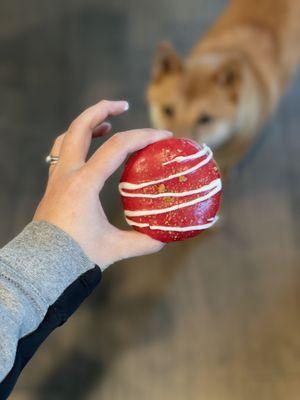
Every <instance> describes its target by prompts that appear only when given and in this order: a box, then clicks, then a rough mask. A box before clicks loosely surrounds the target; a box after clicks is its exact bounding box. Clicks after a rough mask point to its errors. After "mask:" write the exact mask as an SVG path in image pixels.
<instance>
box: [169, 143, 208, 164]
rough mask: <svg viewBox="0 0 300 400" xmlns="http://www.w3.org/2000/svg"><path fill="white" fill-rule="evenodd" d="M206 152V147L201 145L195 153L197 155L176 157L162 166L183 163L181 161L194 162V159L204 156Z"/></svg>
mask: <svg viewBox="0 0 300 400" xmlns="http://www.w3.org/2000/svg"><path fill="white" fill-rule="evenodd" d="M207 150H208V147H207V146H206V144H203V148H202V149H201V150H199V151H197V153H194V154H190V155H189V156H177V157H175V158H173V159H172V160H170V161H166V162H164V163H163V164H162V165H167V164H171V163H173V162H183V161H188V160H194V159H195V158H200V157H203V156H205V155H206V153H207Z"/></svg>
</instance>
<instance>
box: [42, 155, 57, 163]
mask: <svg viewBox="0 0 300 400" xmlns="http://www.w3.org/2000/svg"><path fill="white" fill-rule="evenodd" d="M45 161H46V163H47V164H50V165H55V164H57V163H58V161H59V156H53V155H52V154H49V155H48V156H47V157H46V158H45Z"/></svg>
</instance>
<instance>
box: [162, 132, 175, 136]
mask: <svg viewBox="0 0 300 400" xmlns="http://www.w3.org/2000/svg"><path fill="white" fill-rule="evenodd" d="M161 132H162V133H163V134H164V135H166V136H173V132H171V131H161Z"/></svg>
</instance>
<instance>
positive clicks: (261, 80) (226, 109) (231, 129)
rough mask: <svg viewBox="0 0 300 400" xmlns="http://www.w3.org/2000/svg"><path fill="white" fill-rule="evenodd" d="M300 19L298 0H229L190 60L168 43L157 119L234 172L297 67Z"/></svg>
mask: <svg viewBox="0 0 300 400" xmlns="http://www.w3.org/2000/svg"><path fill="white" fill-rule="evenodd" d="M299 21H300V0H259V1H252V0H231V1H230V3H229V5H228V7H227V9H226V10H225V12H224V13H223V15H222V16H221V17H220V18H219V20H218V21H217V23H216V24H215V25H214V26H213V27H212V29H211V30H210V31H209V32H208V33H207V34H206V35H205V37H204V38H203V39H202V40H201V41H200V42H199V43H197V44H196V45H195V47H194V48H193V49H192V51H191V52H190V54H189V55H188V57H187V58H186V59H185V60H182V59H181V58H180V57H179V56H178V55H177V53H176V51H175V50H174V49H173V47H172V46H171V44H169V43H162V44H161V45H160V46H159V47H158V50H157V54H156V56H155V60H154V67H153V73H152V79H151V82H150V84H149V87H148V90H147V97H148V102H149V110H150V116H151V120H152V123H153V125H154V126H155V127H157V128H163V129H169V130H171V131H173V132H175V134H177V135H179V136H181V135H182V136H190V137H191V138H193V139H195V140H197V141H199V142H201V143H202V142H205V143H206V144H207V145H209V146H211V147H212V148H213V149H214V150H215V156H216V159H217V161H218V163H219V165H220V167H221V169H222V170H223V172H225V171H226V172H228V170H230V168H231V167H232V166H234V165H235V164H236V163H238V161H239V160H240V159H241V158H242V157H243V155H244V154H245V153H246V152H247V150H248V149H249V148H250V146H251V144H252V143H253V141H254V139H255V137H256V135H257V132H258V131H259V128H260V127H261V125H262V123H263V122H264V121H265V120H266V118H267V117H268V116H269V115H270V114H271V113H272V111H273V110H274V109H275V107H276V105H277V103H278V101H279V99H280V96H281V94H282V93H283V91H284V89H285V87H286V85H287V83H288V82H289V80H290V79H291V77H292V76H293V74H294V72H295V70H296V67H297V65H298V62H299V57H300V22H299Z"/></svg>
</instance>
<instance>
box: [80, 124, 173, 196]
mask: <svg viewBox="0 0 300 400" xmlns="http://www.w3.org/2000/svg"><path fill="white" fill-rule="evenodd" d="M171 136H172V133H171V132H168V131H158V130H155V129H137V130H132V131H127V132H122V133H117V134H115V135H114V136H112V137H111V138H110V139H109V140H107V142H105V143H104V144H103V145H102V146H101V147H100V148H99V149H98V150H97V151H96V152H95V153H94V154H93V156H92V157H91V158H90V159H89V161H88V162H87V163H86V165H85V167H84V169H85V170H86V172H87V173H88V175H89V179H92V180H94V182H95V183H96V185H97V186H98V188H99V189H100V188H101V187H102V185H103V184H104V182H105V181H106V179H107V178H108V177H109V176H110V175H112V173H113V172H114V171H115V170H116V169H117V168H118V167H119V166H120V165H121V164H122V163H123V161H124V160H125V158H126V157H127V155H128V154H130V153H133V152H134V151H137V150H139V149H142V148H143V147H145V146H148V145H149V144H151V143H154V142H157V141H159V140H162V139H167V138H170V137H171Z"/></svg>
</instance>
